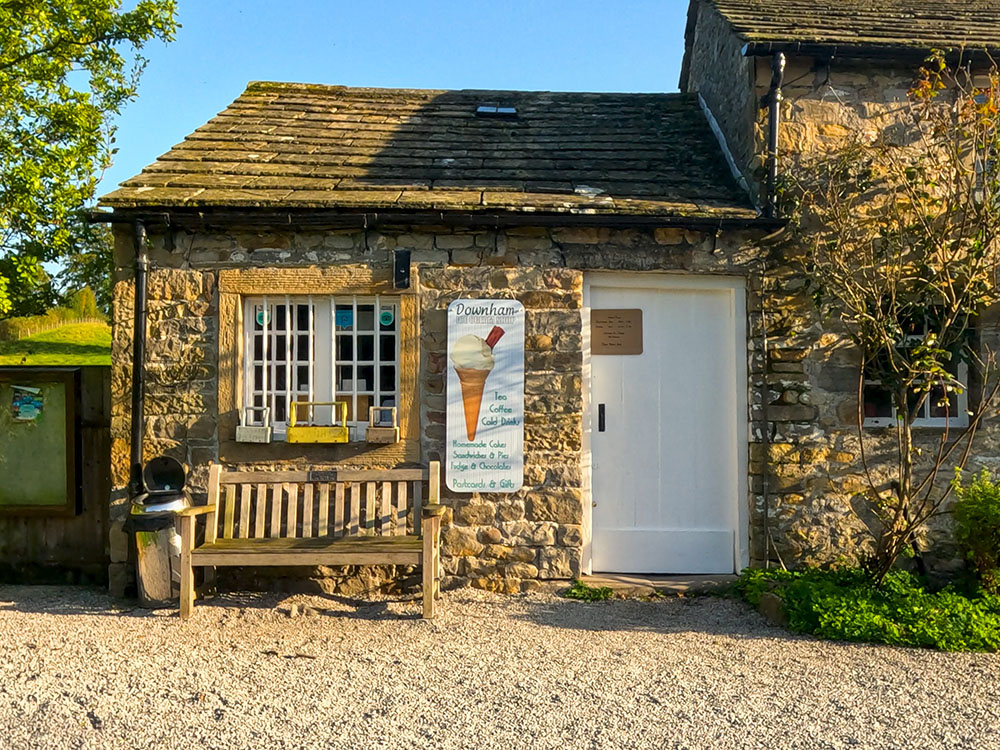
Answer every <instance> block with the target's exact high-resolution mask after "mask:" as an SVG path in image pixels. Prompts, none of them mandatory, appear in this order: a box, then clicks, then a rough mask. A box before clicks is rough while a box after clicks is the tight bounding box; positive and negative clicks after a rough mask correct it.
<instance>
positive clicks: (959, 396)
mask: <svg viewBox="0 0 1000 750" xmlns="http://www.w3.org/2000/svg"><path fill="white" fill-rule="evenodd" d="M926 337H927V328H926V326H924V325H919V326H914V327H912V329H911V331H910V333H909V334H907V336H906V337H905V338H904V341H903V343H902V346H903V347H913V346H917V345H919V344H920V343H922V342H923V341H924V340H925V339H926ZM945 369H946V370H947V371H948V373H949V374H950V375H951V377H952V378H954V380H955V381H957V382H959V383H962V384H963V386H964V387H963V388H962V389H961V392H960V393H959V392H957V391H956V390H955V389H953V388H949V387H948V385H947V384H944V383H941V384H931V387H930V390H929V391H926V398H924V393H925V391H924V390H922V389H921V390H914V391H913V392H912V393H911V394H910V396H909V405H908V407H909V408H910V409H913V408H915V407H917V404H918V402H920V399H921V398H923V402H922V403H920V406H919V408H918V411H917V416H916V418H915V419H914V420H913V426H914V427H948V428H963V427H967V426H968V425H969V396H968V384H969V368H968V365H967V364H966V363H965V362H963V361H962V360H961V359H959V358H958V357H953V358H952V359H951V361H949V362H948V363H946V365H945ZM863 393H864V403H863V410H864V422H863V424H864V426H865V427H894V426H895V425H896V422H897V419H898V418H899V414H898V411H897V409H896V406H895V404H894V403H893V398H892V393H891V391H890V390H889V389H888V388H887V387H885V386H884V385H883V384H882V382H881V381H880V380H878V379H877V378H875V377H868V374H867V373H866V375H865V381H864V389H863Z"/></svg>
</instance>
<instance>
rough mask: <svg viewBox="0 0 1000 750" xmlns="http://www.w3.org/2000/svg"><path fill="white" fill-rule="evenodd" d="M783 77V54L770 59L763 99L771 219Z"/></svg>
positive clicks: (774, 207) (775, 197) (768, 214)
mask: <svg viewBox="0 0 1000 750" xmlns="http://www.w3.org/2000/svg"><path fill="white" fill-rule="evenodd" d="M784 77H785V53H784V52H777V53H775V54H774V55H773V56H772V57H771V88H770V89H768V92H767V95H766V96H765V97H764V99H765V102H766V103H767V106H768V110H769V112H768V123H767V200H766V201H765V202H764V215H765V216H766V217H767V218H769V219H773V218H774V217H775V216H777V214H778V126H779V125H780V124H781V84H782V81H783V80H784Z"/></svg>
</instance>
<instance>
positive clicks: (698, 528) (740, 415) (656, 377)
mask: <svg viewBox="0 0 1000 750" xmlns="http://www.w3.org/2000/svg"><path fill="white" fill-rule="evenodd" d="M587 289H588V294H587V296H588V299H587V307H588V308H589V310H588V312H589V311H592V310H602V309H611V310H614V309H634V308H638V309H640V310H642V328H643V347H642V348H643V351H642V354H638V355H608V354H604V355H602V354H598V353H593V354H591V356H590V357H589V369H590V387H589V398H588V402H589V403H588V410H589V416H590V420H589V422H590V429H589V434H588V437H589V444H590V451H591V466H592V475H591V499H592V501H593V510H592V518H591V533H592V546H591V553H592V558H591V559H592V568H593V570H595V571H608V572H620V573H667V574H668V573H732V572H734V571H735V570H737V569H739V568H740V567H742V566H743V565H745V564H746V558H747V546H748V539H747V521H746V516H747V513H746V497H747V492H746V449H747V427H746V390H747V379H746V351H747V350H746V323H745V320H746V303H745V294H744V290H743V286H742V282H741V280H736V279H729V278H723V279H713V278H702V277H685V276H668V275H644V276H638V275H627V274H626V275H621V276H617V277H616V276H613V275H594V276H592V277H590V278H589V279H588V284H587ZM591 349H592V350H593V349H594V344H593V342H592V344H591ZM602 410H603V418H601V416H600V412H601V411H602Z"/></svg>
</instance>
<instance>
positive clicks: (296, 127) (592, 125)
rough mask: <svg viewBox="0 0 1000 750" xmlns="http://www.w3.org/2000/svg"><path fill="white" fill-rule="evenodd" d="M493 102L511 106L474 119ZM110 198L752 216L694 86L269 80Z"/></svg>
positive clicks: (111, 201)
mask: <svg viewBox="0 0 1000 750" xmlns="http://www.w3.org/2000/svg"><path fill="white" fill-rule="evenodd" d="M489 102H499V103H502V104H504V105H510V106H514V107H516V108H517V113H518V114H517V117H516V118H514V119H509V120H508V119H489V118H482V117H477V116H476V114H475V113H476V108H477V106H478V105H480V104H483V103H489ZM102 203H103V204H105V205H108V206H112V207H121V208H126V207H148V206H169V207H173V206H217V207H248V208H250V207H263V208H274V209H280V208H282V207H286V206H288V207H304V206H310V207H311V206H315V207H322V208H330V209H338V208H345V209H352V210H357V209H359V208H365V207H371V208H373V209H376V208H377V209H383V210H384V209H388V208H394V209H399V210H416V209H421V210H425V209H426V210H435V211H461V212H481V211H489V212H491V213H496V212H497V211H498V210H502V211H509V212H516V213H525V212H531V211H546V212H557V213H558V212H566V213H574V212H579V211H586V212H588V213H603V214H635V215H643V216H669V217H694V218H699V217H701V218H720V217H721V218H734V219H753V218H755V217H756V215H757V212H756V210H755V209H754V207H753V206H752V204H751V202H750V200H749V198H748V197H747V195H746V194H745V193H744V192H743V191H742V190H740V188H739V187H738V186H737V184H736V182H735V180H734V179H733V177H732V175H731V174H730V172H729V169H728V167H727V165H726V162H725V159H724V157H723V155H722V152H721V150H720V148H719V144H718V142H717V141H716V139H715V137H714V136H713V135H712V133H711V130H710V129H709V126H708V123H707V121H706V119H705V117H704V115H703V113H702V112H701V109H700V106H699V104H698V101H697V98H696V97H695V96H693V95H689V94H594V93H551V92H526V91H470V90H467V91H431V90H412V89H360V88H347V87H343V86H318V85H310V84H287V83H268V82H258V83H251V84H250V85H249V86H248V88H247V90H246V91H245V92H244V93H243V95H242V96H240V97H239V98H238V99H237V100H236V101H235V102H233V104H232V105H230V106H229V107H228V108H227V109H226V110H225V111H223V112H222V113H220V114H219V115H218V116H217V117H215V118H213V119H212V120H211V121H209V122H208V123H206V124H205V125H203V126H202V127H200V128H198V129H197V130H196V131H195V132H194V133H192V134H191V135H190V136H188V137H187V138H186V139H185V140H184V142H182V143H180V144H178V145H177V146H175V147H174V148H173V149H171V150H170V151H169V152H168V153H166V154H164V155H163V156H161V157H160V158H159V159H157V160H156V162H154V163H153V164H151V165H150V166H149V167H147V168H146V169H144V170H143V172H142V173H140V174H138V175H136V176H135V177H133V178H131V179H129V180H127V181H125V182H124V183H122V185H121V187H119V189H117V190H115V191H114V192H112V193H110V194H108V195H106V196H104V197H103V198H102ZM709 205H711V207H710V208H709V207H708V206H709Z"/></svg>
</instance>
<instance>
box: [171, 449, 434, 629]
mask: <svg viewBox="0 0 1000 750" xmlns="http://www.w3.org/2000/svg"><path fill="white" fill-rule="evenodd" d="M425 482H426V483H427V501H426V502H424V500H423V485H424V483H425ZM442 511H443V507H442V506H441V505H440V465H439V463H438V462H437V461H432V462H431V463H430V466H429V468H426V469H422V468H417V469H384V470H368V469H338V470H333V471H278V472H265V471H224V470H223V469H222V467H221V466H219V465H218V464H215V465H213V466H212V468H211V471H210V474H209V483H208V504H207V505H202V506H196V507H193V508H188V509H186V510H183V511H181V512H180V513H179V514H178V515H179V516H180V521H181V606H180V610H181V617H182V618H184V619H187V618H188V617H190V616H191V609H192V607H193V606H194V597H195V590H194V568H195V566H198V567H207V568H211V571H212V572H213V573H214V570H215V567H216V566H219V565H246V566H258V565H285V566H289V565H309V566H314V565H380V564H385V565H420V566H421V568H422V571H421V572H422V574H423V616H424V617H425V618H431V617H434V600H435V598H436V596H437V595H438V594H439V591H438V584H437V581H438V577H439V568H440V553H439V544H440V537H441V512H442ZM200 516H204V517H205V522H206V525H205V541H204V543H202V544H201V545H198V546H196V545H195V522H196V520H197V518H198V517H200Z"/></svg>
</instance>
